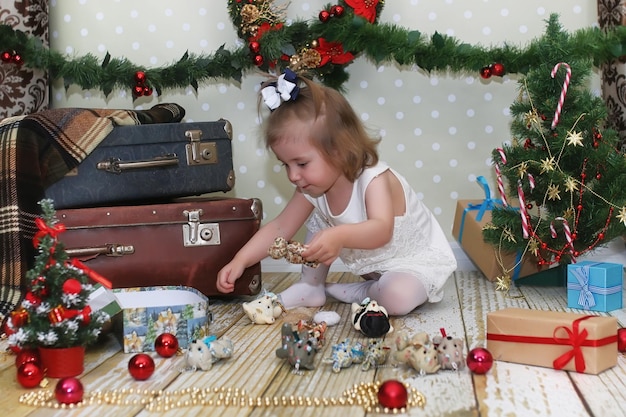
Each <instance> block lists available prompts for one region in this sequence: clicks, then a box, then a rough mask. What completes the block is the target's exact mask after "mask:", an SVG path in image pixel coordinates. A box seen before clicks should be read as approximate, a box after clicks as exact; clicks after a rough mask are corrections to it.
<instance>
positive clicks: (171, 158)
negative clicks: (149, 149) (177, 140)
mask: <svg viewBox="0 0 626 417" xmlns="http://www.w3.org/2000/svg"><path fill="white" fill-rule="evenodd" d="M174 165H178V156H177V155H176V154H175V153H171V154H167V155H163V156H157V157H154V158H152V159H141V160H138V161H122V160H120V158H109V159H108V160H105V161H101V162H98V163H97V164H96V168H97V169H99V170H101V171H106V172H110V173H113V174H121V173H122V172H124V171H129V170H131V169H147V168H161V167H168V166H174Z"/></svg>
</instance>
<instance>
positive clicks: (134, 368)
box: [128, 353, 154, 381]
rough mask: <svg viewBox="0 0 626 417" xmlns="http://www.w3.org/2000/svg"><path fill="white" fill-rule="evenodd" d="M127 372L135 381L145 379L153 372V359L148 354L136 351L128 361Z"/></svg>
mask: <svg viewBox="0 0 626 417" xmlns="http://www.w3.org/2000/svg"><path fill="white" fill-rule="evenodd" d="M128 372H129V373H130V375H131V376H132V377H133V378H135V379H136V380H137V381H145V380H146V379H148V378H150V377H151V376H152V374H153V373H154V360H153V359H152V357H151V356H150V355H147V354H145V353H138V354H136V355H135V356H133V357H132V358H130V360H129V361H128Z"/></svg>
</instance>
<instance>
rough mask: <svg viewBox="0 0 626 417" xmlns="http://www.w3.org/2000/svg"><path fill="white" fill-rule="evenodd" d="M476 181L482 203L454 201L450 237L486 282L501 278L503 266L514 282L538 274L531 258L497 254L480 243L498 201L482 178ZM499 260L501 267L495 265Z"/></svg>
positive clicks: (494, 250)
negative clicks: (480, 191)
mask: <svg viewBox="0 0 626 417" xmlns="http://www.w3.org/2000/svg"><path fill="white" fill-rule="evenodd" d="M477 180H478V181H479V182H480V183H481V184H482V186H483V189H484V191H485V199H484V200H458V201H457V203H456V212H455V215H454V224H453V227H452V235H453V236H454V238H455V239H456V240H457V241H458V242H459V244H460V245H461V248H462V249H463V251H465V253H466V254H467V256H468V257H469V258H470V259H471V260H472V262H473V263H474V264H475V265H476V267H477V268H478V269H479V270H480V271H481V272H482V273H483V274H484V275H485V277H486V278H487V279H488V280H489V281H495V280H496V278H497V277H499V276H501V275H503V272H504V271H503V267H504V268H505V270H506V271H509V274H510V275H511V277H512V278H513V279H518V278H521V277H525V276H528V275H531V274H534V273H536V272H538V271H539V269H538V267H537V264H536V262H533V260H534V257H533V256H530V255H528V254H527V255H526V256H524V258H523V259H522V260H521V262H520V258H521V254H516V253H512V252H502V253H498V248H496V247H494V246H493V245H490V244H489V243H486V242H485V241H484V240H483V227H485V226H486V225H487V224H488V223H489V222H491V210H492V209H493V207H494V205H496V204H501V202H500V200H493V199H491V198H490V192H489V186H488V185H487V183H486V180H485V179H484V177H478V178H477ZM499 259H500V260H501V261H502V265H501V264H500V262H499Z"/></svg>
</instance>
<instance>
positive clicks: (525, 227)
mask: <svg viewBox="0 0 626 417" xmlns="http://www.w3.org/2000/svg"><path fill="white" fill-rule="evenodd" d="M517 197H518V198H519V214H520V217H521V218H522V233H523V234H524V239H528V236H529V230H530V225H529V224H528V210H527V208H526V201H525V199H524V190H523V189H522V182H521V181H517Z"/></svg>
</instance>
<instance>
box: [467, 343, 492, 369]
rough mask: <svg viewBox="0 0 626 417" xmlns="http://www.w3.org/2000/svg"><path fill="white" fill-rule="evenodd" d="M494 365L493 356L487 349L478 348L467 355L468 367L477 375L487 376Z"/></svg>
mask: <svg viewBox="0 0 626 417" xmlns="http://www.w3.org/2000/svg"><path fill="white" fill-rule="evenodd" d="M491 365H493V356H491V352H489V351H488V350H487V349H485V348H481V347H477V348H474V349H472V350H470V351H469V354H468V355H467V367H468V368H469V369H470V371H472V372H474V373H475V374H481V375H482V374H486V373H487V371H489V370H490V369H491Z"/></svg>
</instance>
